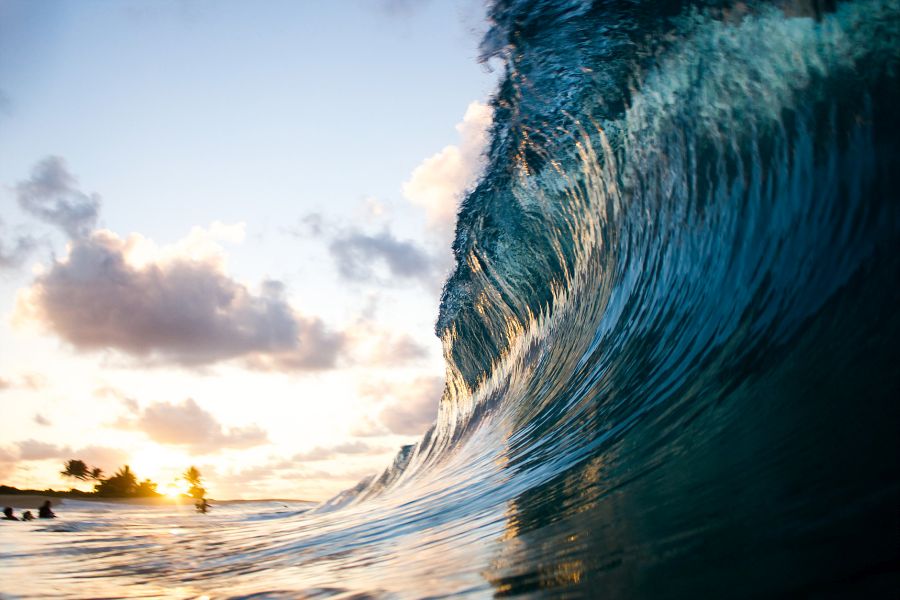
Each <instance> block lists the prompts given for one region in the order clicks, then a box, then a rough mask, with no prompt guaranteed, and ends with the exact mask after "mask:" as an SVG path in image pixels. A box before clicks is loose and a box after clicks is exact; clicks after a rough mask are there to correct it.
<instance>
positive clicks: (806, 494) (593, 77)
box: [42, 0, 900, 598]
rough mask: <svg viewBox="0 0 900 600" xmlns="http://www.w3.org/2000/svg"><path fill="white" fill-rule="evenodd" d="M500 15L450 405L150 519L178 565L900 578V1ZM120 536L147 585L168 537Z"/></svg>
mask: <svg viewBox="0 0 900 600" xmlns="http://www.w3.org/2000/svg"><path fill="white" fill-rule="evenodd" d="M489 15H490V18H491V22H492V27H491V29H490V31H489V32H488V33H487V35H486V36H485V38H484V42H483V45H482V52H483V57H484V60H485V61H494V62H495V63H496V62H497V61H499V63H500V64H501V65H502V68H503V69H504V74H503V77H502V80H501V83H500V87H499V89H498V91H497V93H496V96H495V97H494V99H493V108H494V115H495V121H494V123H493V127H492V130H491V143H490V147H489V148H488V150H487V157H486V158H487V167H486V170H485V174H484V176H483V178H482V179H481V181H480V182H479V183H478V185H477V186H476V187H475V189H473V190H472V191H471V193H469V194H468V195H467V197H466V198H465V200H464V202H463V204H462V207H461V210H460V213H459V220H458V225H457V230H456V240H455V242H454V252H455V255H456V268H455V271H454V273H453V274H452V276H451V277H450V278H449V280H448V281H447V283H446V286H445V288H444V292H443V298H442V302H441V309H440V317H439V319H438V322H437V333H438V335H439V336H440V338H441V339H442V340H443V344H444V354H445V358H446V365H447V387H446V390H445V393H444V395H443V398H442V399H441V405H440V409H439V413H438V419H437V422H436V423H435V425H434V426H433V427H432V428H431V429H430V430H429V431H428V432H427V433H426V434H425V435H424V437H423V438H422V439H421V440H420V441H419V442H418V443H417V444H415V445H412V446H407V447H404V449H403V450H402V451H401V452H400V454H398V456H397V457H396V459H395V461H394V463H393V464H392V465H391V466H390V467H389V468H387V469H386V470H385V472H384V473H382V474H380V475H379V476H377V477H371V478H368V479H366V480H364V481H361V482H360V483H359V484H358V485H357V486H356V487H355V488H353V489H351V490H347V491H345V492H343V493H341V494H340V495H338V496H337V497H335V498H333V499H332V500H331V501H329V502H326V503H324V504H322V505H320V506H319V507H317V508H316V509H314V510H311V511H309V512H308V513H304V514H303V515H301V516H299V517H297V518H296V519H294V518H283V519H281V518H279V519H275V520H264V521H248V522H244V523H242V524H241V526H240V528H235V527H231V526H230V525H228V524H227V523H225V524H222V525H220V528H219V529H216V530H215V536H217V537H216V538H215V539H214V540H210V539H209V537H208V536H210V535H212V534H211V533H210V532H209V531H199V532H198V533H192V531H193V530H190V531H188V530H186V531H185V532H183V533H180V534H179V535H181V538H180V539H179V541H178V544H180V546H178V547H177V548H176V547H175V546H174V545H171V547H170V545H167V544H169V542H166V541H165V540H166V539H167V538H165V536H157V537H153V538H152V539H151V537H150V536H147V535H144V534H143V533H141V535H142V536H143V537H141V538H140V543H141V544H142V545H141V546H140V547H141V548H150V547H152V548H161V550H160V552H161V553H162V554H159V556H167V554H165V552H170V553H171V555H172V556H176V557H177V556H180V554H179V552H181V551H180V550H178V548H183V547H195V546H196V547H201V548H203V552H202V553H198V554H197V555H192V558H191V561H190V564H189V565H188V566H182V565H180V564H178V563H177V561H170V562H166V561H163V560H162V559H156V560H155V562H153V563H152V565H151V566H152V568H153V569H155V570H153V575H152V584H153V585H154V586H156V587H154V588H153V589H154V590H155V589H157V588H158V587H160V586H162V588H165V589H174V588H173V586H176V585H177V586H189V585H190V586H194V587H179V588H177V589H179V590H185V589H190V590H194V591H196V592H197V593H199V592H200V591H204V590H223V589H227V590H228V591H229V593H231V594H233V595H241V596H242V597H294V596H295V595H297V594H300V593H302V594H304V595H308V596H310V597H312V596H316V597H322V596H341V597H348V596H353V595H354V594H356V595H359V594H363V595H365V596H366V597H421V596H423V595H428V594H432V595H435V594H447V595H451V594H457V595H469V596H484V595H487V594H493V595H496V596H498V597H505V596H515V595H527V596H535V595H538V596H541V597H544V596H546V597H605V598H633V597H652V598H665V597H692V598H693V597H729V598H742V597H761V596H762V597H772V596H779V597H780V596H790V597H794V596H816V597H827V596H834V597H851V596H852V597H860V596H889V595H891V594H895V593H896V590H897V589H898V586H900V582H898V576H897V570H896V565H897V562H898V558H900V556H898V548H897V544H896V539H897V538H896V525H897V506H900V447H898V446H900V444H898V436H897V431H898V425H900V402H898V401H897V399H898V398H900V369H898V365H900V352H898V341H897V340H898V339H900V311H898V306H900V195H898V191H897V190H898V189H900V112H898V111H897V110H896V107H898V106H900V85H898V76H900V74H898V69H900V2H897V1H888V0H858V1H855V2H832V1H828V0H796V1H788V0H785V1H778V2H771V3H763V2H756V1H744V2H726V1H724V0H723V1H717V0H707V1H702V0H697V1H694V2H688V1H681V2H652V1H647V2H638V1H634V0H630V1H629V0H593V1H591V0H568V1H563V0H558V1H550V0H496V1H495V2H494V4H493V5H492V7H491V8H490V12H489ZM213 518H215V517H213ZM185 527H186V526H185ZM140 531H141V532H143V531H145V530H143V529H142V530H140ZM204 536H206V537H204ZM148 539H150V541H147V540H148ZM160 540H162V541H160ZM153 544H156V546H154V545H153ZM82 547H83V548H91V546H90V545H89V544H85V545H84V546H82ZM96 552H98V553H101V554H102V556H103V557H104V558H103V560H104V561H106V562H104V566H103V569H104V573H105V574H107V575H106V576H108V577H110V578H119V579H117V581H120V582H122V585H123V586H133V584H134V583H135V581H138V582H140V581H143V579H142V578H146V575H145V573H146V572H147V571H146V570H142V569H144V566H146V565H144V563H145V562H147V561H149V560H150V559H149V558H142V557H144V554H146V555H147V556H149V555H150V553H149V552H145V553H144V554H142V555H141V557H137V556H135V555H134V554H133V553H132V554H129V555H128V556H127V560H126V558H121V559H117V558H114V557H113V558H111V557H110V550H109V548H107V547H106V545H105V544H104V543H102V540H101V541H98V542H97V549H96ZM115 556H118V554H116V555H115ZM163 563H164V564H163ZM42 564H45V565H50V566H51V567H52V568H54V569H59V570H61V571H65V570H66V569H67V568H68V569H69V570H71V567H67V566H66V564H65V563H64V562H60V561H55V560H54V559H51V558H48V557H45V558H44V559H43V561H42ZM161 564H162V565H163V566H164V567H165V568H164V569H163V567H160V565H161ZM142 565H144V566H142ZM161 569H162V570H161ZM110 581H112V579H108V580H106V584H107V586H108V585H109V582H110ZM85 585H86V584H85ZM167 586H168V587H167ZM122 589H134V588H133V587H127V588H126V587H123V588H122ZM148 589H149V588H148ZM61 595H66V594H65V593H62V594H61ZM107 595H108V594H107Z"/></svg>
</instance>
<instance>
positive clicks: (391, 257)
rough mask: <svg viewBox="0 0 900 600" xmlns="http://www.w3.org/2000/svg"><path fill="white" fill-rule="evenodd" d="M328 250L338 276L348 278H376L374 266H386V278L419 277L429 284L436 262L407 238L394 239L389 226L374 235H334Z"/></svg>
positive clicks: (354, 233) (350, 232) (432, 278)
mask: <svg viewBox="0 0 900 600" xmlns="http://www.w3.org/2000/svg"><path fill="white" fill-rule="evenodd" d="M328 248H329V251H330V252H331V256H332V258H334V261H335V263H336V264H337V267H338V273H339V274H340V276H341V277H342V278H344V279H346V280H348V281H370V280H373V279H376V275H375V267H376V266H377V265H382V266H383V267H385V268H386V270H387V273H388V276H389V280H390V281H391V282H396V280H398V279H400V280H404V279H405V280H418V281H421V282H423V283H425V284H426V285H432V284H433V283H434V279H435V275H436V274H435V264H434V261H433V260H432V258H431V256H429V254H428V253H427V252H426V251H425V250H423V249H422V248H420V247H419V246H418V245H417V244H416V243H415V242H412V241H410V240H400V239H397V238H396V237H395V236H394V234H393V233H391V231H390V230H389V229H385V230H383V231H382V232H381V233H377V234H374V235H370V234H366V233H363V232H361V231H356V230H352V231H347V232H344V233H342V234H339V235H338V236H336V237H335V238H334V239H333V240H332V241H331V244H330V245H329V247H328Z"/></svg>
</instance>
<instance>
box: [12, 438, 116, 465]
mask: <svg viewBox="0 0 900 600" xmlns="http://www.w3.org/2000/svg"><path fill="white" fill-rule="evenodd" d="M15 446H16V448H17V450H18V456H15V457H13V456H12V455H10V454H9V453H8V452H7V453H6V454H7V458H6V459H5V460H7V461H10V460H13V461H16V460H17V461H29V460H50V459H57V460H68V459H70V458H78V459H81V460H83V461H85V462H86V463H88V464H89V465H91V466H96V467H100V468H101V469H103V470H104V471H111V470H113V469H115V468H117V467H118V466H121V465H122V464H124V463H125V462H126V461H127V459H128V455H127V454H126V453H125V452H123V451H121V450H119V449H117V448H108V447H105V446H85V447H83V448H79V449H72V448H71V447H69V446H60V445H57V444H53V443H50V442H43V441H40V440H35V439H28V440H23V441H21V442H16V444H15ZM0 460H3V458H2V457H0Z"/></svg>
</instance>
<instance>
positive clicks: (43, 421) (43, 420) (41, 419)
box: [34, 413, 53, 427]
mask: <svg viewBox="0 0 900 600" xmlns="http://www.w3.org/2000/svg"><path fill="white" fill-rule="evenodd" d="M34 422H35V423H37V424H38V425H43V426H44V427H49V426H50V425H53V423H52V422H50V419H48V418H47V417H45V416H44V415H42V414H41V413H35V415H34Z"/></svg>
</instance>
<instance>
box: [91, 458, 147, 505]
mask: <svg viewBox="0 0 900 600" xmlns="http://www.w3.org/2000/svg"><path fill="white" fill-rule="evenodd" d="M137 489H138V481H137V477H135V476H134V473H133V472H132V471H131V468H130V467H129V466H128V465H125V466H124V467H122V468H121V469H119V470H118V471H116V474H115V475H113V476H112V477H110V478H109V479H104V480H102V481H100V483H99V484H97V486H96V492H97V495H98V496H105V497H107V498H126V497H128V496H134V495H135V493H136V491H137ZM154 491H155V490H154Z"/></svg>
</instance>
